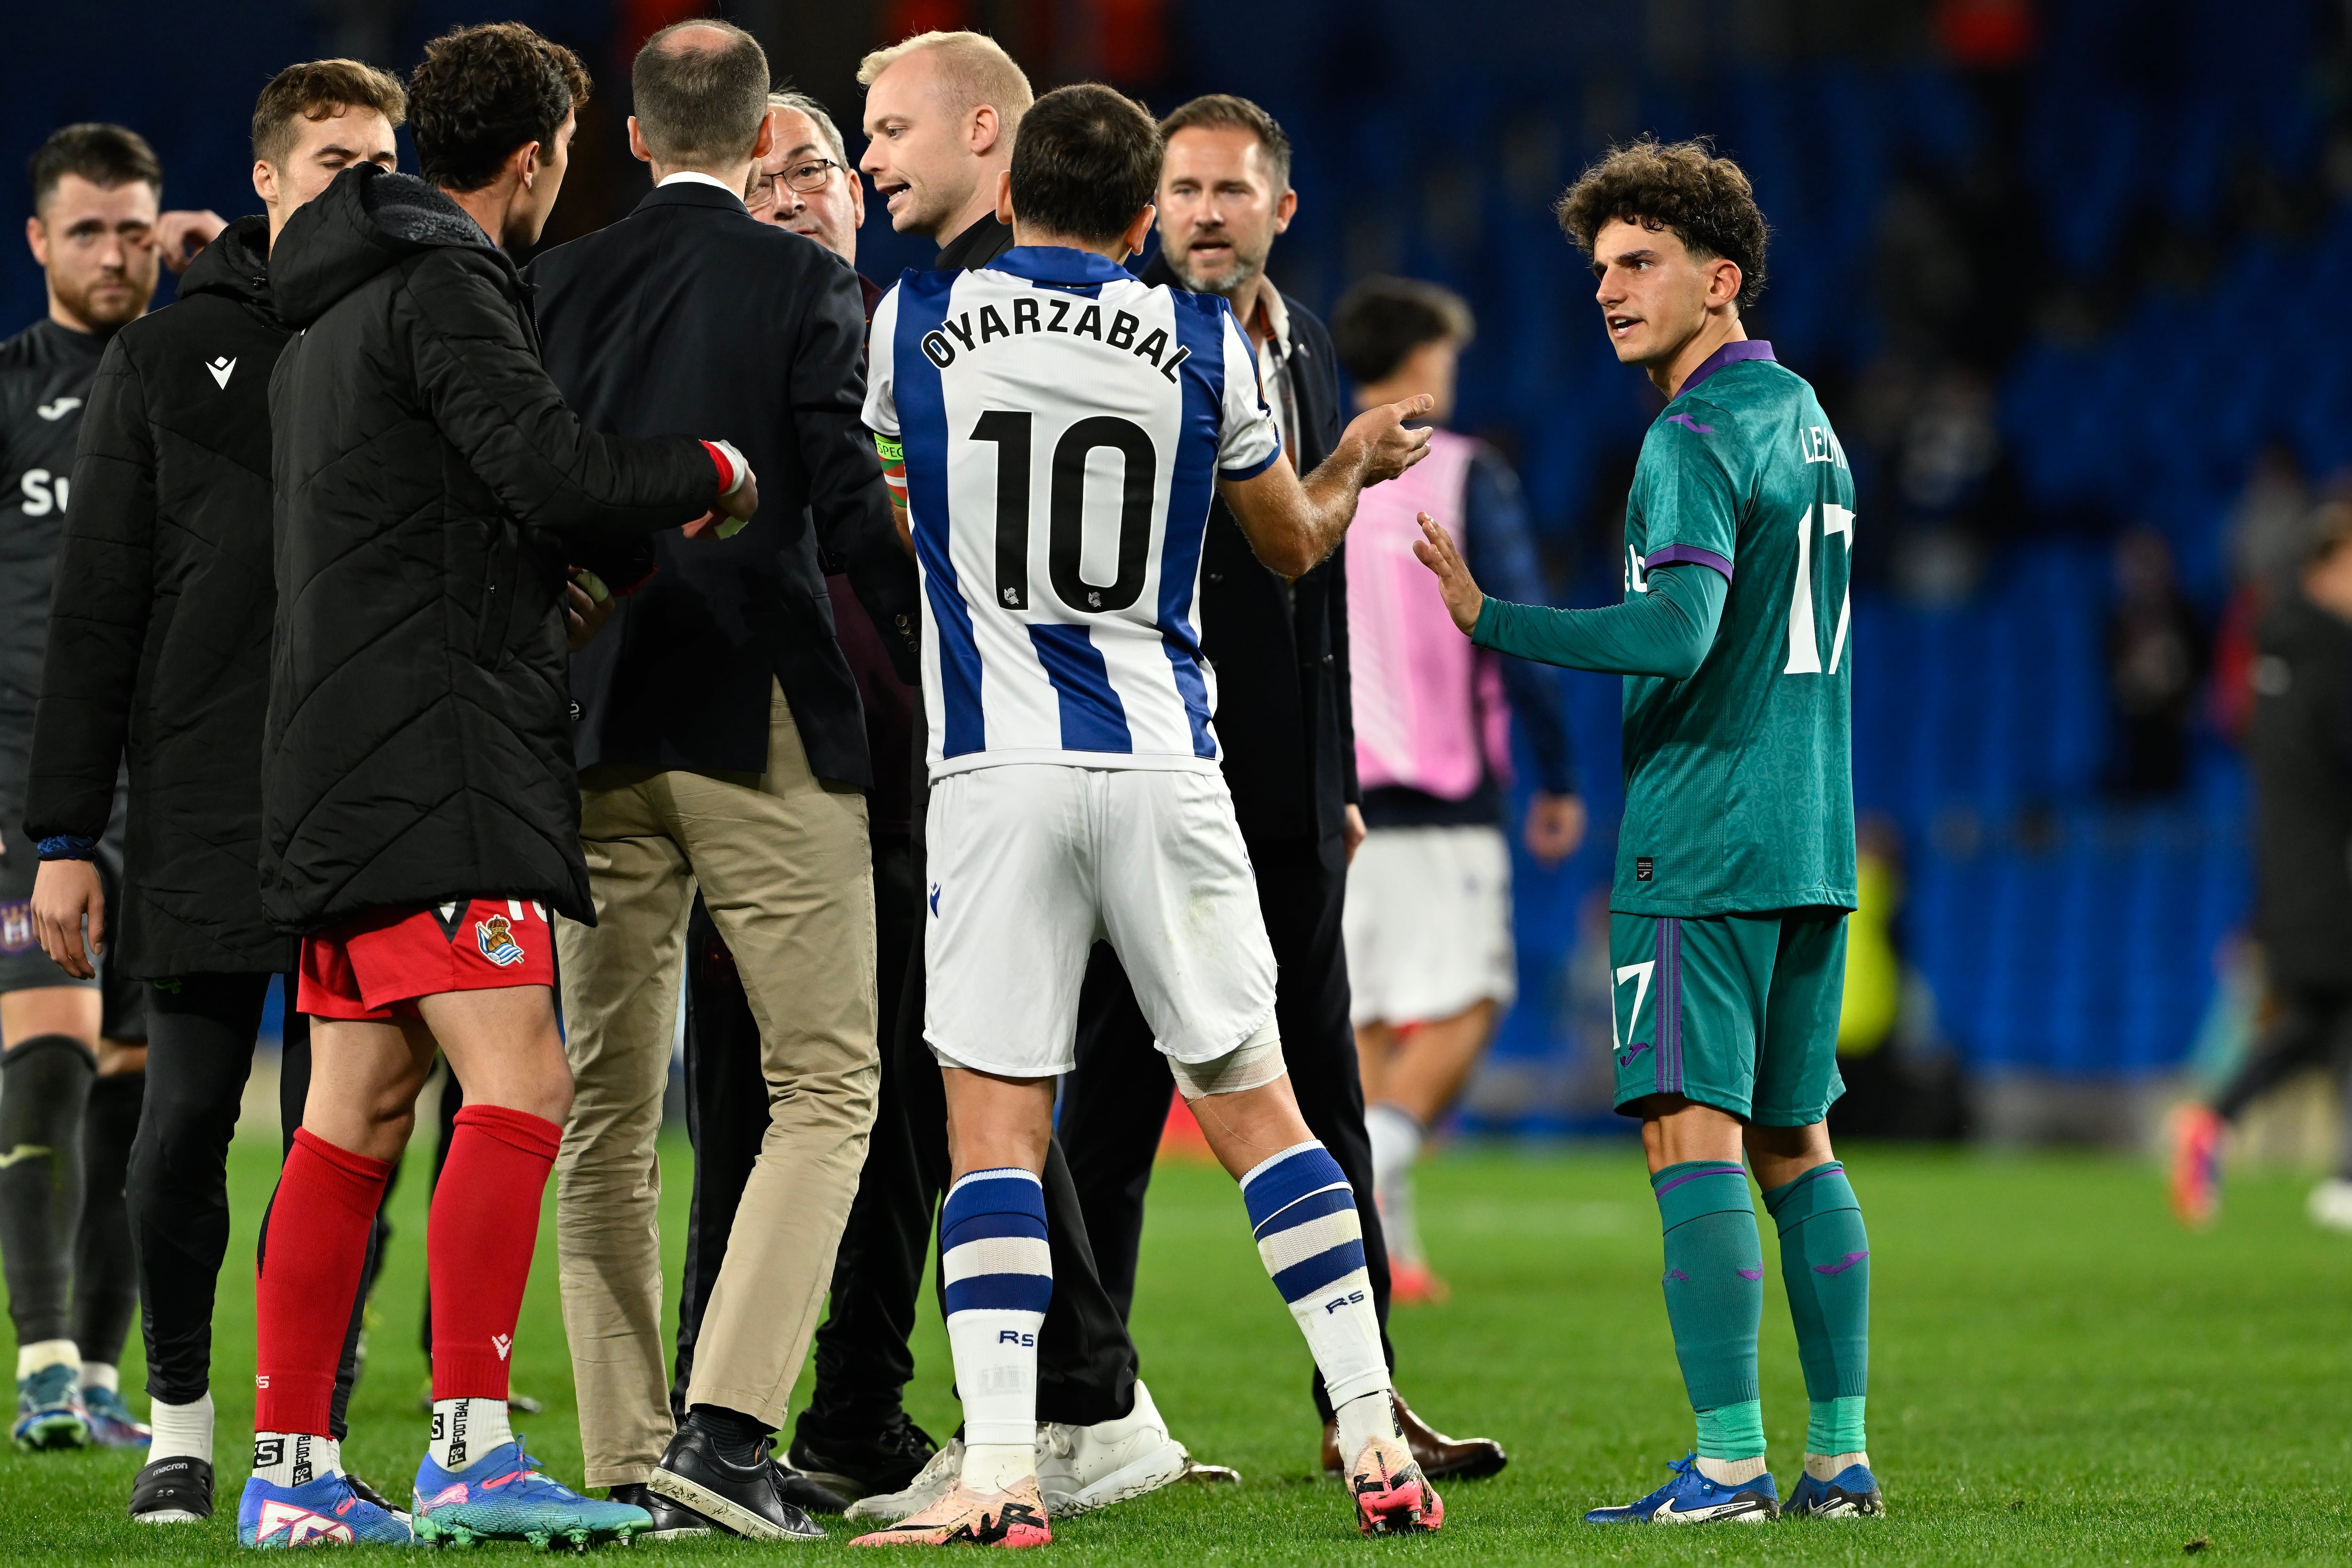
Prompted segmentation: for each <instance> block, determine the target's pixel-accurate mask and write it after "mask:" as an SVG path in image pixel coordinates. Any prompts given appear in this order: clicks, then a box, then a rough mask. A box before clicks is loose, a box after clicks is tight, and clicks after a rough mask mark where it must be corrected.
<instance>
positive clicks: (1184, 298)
mask: <svg viewBox="0 0 2352 1568" xmlns="http://www.w3.org/2000/svg"><path fill="white" fill-rule="evenodd" d="M1169 299H1170V301H1171V303H1172V304H1173V305H1174V306H1175V310H1174V312H1173V314H1174V316H1175V319H1176V343H1177V346H1178V347H1179V348H1183V349H1190V350H1192V352H1191V353H1190V354H1188V355H1186V356H1185V359H1184V364H1183V368H1182V370H1181V371H1179V372H1178V373H1179V375H1180V376H1181V379H1182V382H1183V386H1184V416H1183V424H1182V427H1181V430H1182V434H1181V435H1179V436H1178V437H1177V441H1176V461H1175V464H1174V465H1173V469H1172V471H1171V473H1170V475H1169V476H1168V521H1167V531H1166V534H1165V536H1164V538H1163V540H1162V542H1161V544H1160V618H1159V626H1160V651H1161V652H1163V653H1166V654H1167V655H1168V663H1169V665H1170V667H1171V670H1172V672H1173V674H1174V675H1175V678H1176V690H1177V692H1178V693H1179V694H1180V695H1182V697H1183V699H1184V716H1185V717H1186V718H1187V719H1189V720H1190V721H1191V722H1192V755H1193V756H1195V757H1209V758H1213V757H1215V756H1216V755H1217V742H1216V737H1214V736H1213V735H1212V734H1211V733H1210V731H1209V683H1208V681H1207V680H1206V679H1205V678H1204V677H1203V676H1202V674H1201V634H1200V632H1197V631H1195V630H1194V629H1193V626H1192V601H1193V599H1194V597H1195V596H1196V595H1197V594H1198V593H1199V592H1200V588H1201V545H1202V539H1203V538H1205V537H1206V535H1207V533H1208V529H1209V503H1210V502H1211V501H1212V500H1213V499H1214V498H1215V496H1216V468H1217V449H1218V447H1219V446H1220V445H1221V444H1223V435H1224V428H1225V342H1224V329H1225V320H1226V319H1227V318H1228V317H1230V316H1231V315H1232V313H1233V307H1232V306H1230V305H1228V304H1226V303H1225V301H1224V298H1223V296H1220V295H1215V294H1210V295H1198V294H1185V293H1181V292H1180V291H1177V290H1174V289H1171V290H1170V291H1169Z"/></svg>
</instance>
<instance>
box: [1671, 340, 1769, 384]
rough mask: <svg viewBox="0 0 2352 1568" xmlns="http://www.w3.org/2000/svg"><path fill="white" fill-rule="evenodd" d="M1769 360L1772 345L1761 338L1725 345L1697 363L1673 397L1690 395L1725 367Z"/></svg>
mask: <svg viewBox="0 0 2352 1568" xmlns="http://www.w3.org/2000/svg"><path fill="white" fill-rule="evenodd" d="M1771 358H1772V345H1771V344H1769V343H1768V342H1766V341H1765V340H1763V339H1761V338H1743V339H1741V340H1739V341H1738V342H1737V343H1726V344H1725V345H1724V346H1723V347H1721V348H1720V349H1717V350H1716V351H1715V352H1713V353H1712V354H1709V355H1708V356H1707V357H1706V359H1704V360H1701V361H1699V362H1698V369H1696V370H1695V371H1692V372H1691V373H1690V379H1689V380H1688V381H1685V382H1683V388H1682V391H1680V392H1676V393H1675V396H1676V397H1677V398H1681V397H1687V396H1688V395H1690V391H1691V389H1692V388H1693V387H1696V385H1698V383H1699V382H1703V381H1705V380H1706V378H1707V377H1709V376H1711V375H1713V374H1715V372H1716V371H1719V370H1721V369H1723V367H1724V366H1726V365H1736V364H1738V362H1739V361H1742V360H1769V359H1771ZM1776 362H1777V361H1776Z"/></svg>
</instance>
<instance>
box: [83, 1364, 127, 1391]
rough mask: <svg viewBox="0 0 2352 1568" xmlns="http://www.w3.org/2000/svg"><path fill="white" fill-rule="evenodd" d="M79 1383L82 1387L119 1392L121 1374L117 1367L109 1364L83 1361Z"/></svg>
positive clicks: (120, 1389)
mask: <svg viewBox="0 0 2352 1568" xmlns="http://www.w3.org/2000/svg"><path fill="white" fill-rule="evenodd" d="M81 1385H82V1386H83V1387H84V1388H103V1389H105V1390H106V1391H107V1392H108V1393H109V1394H120V1393H121V1392H122V1374H121V1371H120V1370H119V1369H117V1368H115V1367H111V1366H109V1365H107V1364H106V1363H104V1362H102V1361H85V1362H83V1363H82V1364H81Z"/></svg>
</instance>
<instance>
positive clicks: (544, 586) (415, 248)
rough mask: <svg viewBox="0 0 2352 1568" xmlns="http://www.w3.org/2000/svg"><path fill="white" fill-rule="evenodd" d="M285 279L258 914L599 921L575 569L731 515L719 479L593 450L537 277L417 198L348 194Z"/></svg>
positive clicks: (695, 460) (687, 447) (278, 274)
mask: <svg viewBox="0 0 2352 1568" xmlns="http://www.w3.org/2000/svg"><path fill="white" fill-rule="evenodd" d="M270 272H271V284H272V289H273V292H274V294H275V296H276V298H277V302H278V316H279V318H280V319H282V320H284V321H285V323H286V324H287V325H288V326H289V327H290V328H292V329H295V330H296V331H297V332H298V333H299V334H300V336H299V337H297V338H296V339H295V340H294V341H292V342H291V343H289V344H288V345H287V348H286V351H285V353H284V354H283V355H282V356H281V357H280V358H279V360H278V371H277V374H276V375H275V376H274V377H273V378H272V379H271V381H270V385H269V409H270V418H271V423H272V425H273V427H274V428H275V431H276V434H277V440H276V445H275V449H274V463H273V468H274V473H275V477H276V481H277V492H278V512H277V575H278V624H277V636H276V643H275V651H274V653H273V657H272V663H271V670H270V685H269V723H268V738H267V740H266V742H265V743H264V747H263V758H262V774H261V782H262V788H261V796H262V852H261V876H262V903H263V904H264V906H265V907H266V908H267V909H268V912H269V915H270V916H271V918H272V919H274V920H276V921H277V922H278V925H281V926H283V927H285V928H287V929H289V930H293V931H317V930H320V929H321V928H323V927H326V926H329V925H334V924H336V923H337V922H339V921H342V920H346V919H349V918H350V917H351V916H352V915H358V914H361V913H362V912H363V911H367V910H371V909H385V908H415V907H418V906H421V905H424V904H437V903H444V902H447V901H449V900H453V899H459V898H468V897H505V898H530V899H535V900H539V901H541V902H542V903H545V904H551V905H552V906H553V907H554V908H556V909H557V910H559V911H561V912H562V913H563V914H565V915H570V916H571V917H572V918H573V919H575V920H580V921H583V922H592V923H593V920H594V919H595V914H594V911H593V907H592V906H591V904H590V902H589V894H588V870H587V866H586V863H585V862H583V860H582V858H581V853H580V840H579V828H580V795H579V780H578V775H577V773H576V770H575V769H574V768H573V766H572V736H571V720H570V717H569V710H570V706H571V699H570V696H569V694H568V692H567V689H566V682H567V665H568V664H569V658H570V653H569V649H568V647H567V645H566V639H565V635H564V619H563V612H562V603H563V599H562V590H563V584H564V576H565V570H566V568H567V566H569V565H572V564H582V565H596V564H598V560H599V558H598V555H597V551H598V550H599V549H604V548H609V546H610V544H611V540H610V538H609V537H608V538H605V539H604V540H602V541H600V540H599V538H597V536H598V535H599V534H600V532H601V533H604V534H606V535H608V536H609V535H610V534H612V533H646V532H649V531H651V530H654V529H656V528H674V527H676V526H677V525H679V524H682V523H687V522H690V521H692V520H693V519H694V518H696V517H699V516H701V515H702V514H703V513H704V512H706V511H707V510H709V507H710V506H711V505H712V502H713V500H714V498H715V496H716V493H717V490H718V471H717V469H716V467H715V466H714V465H713V464H712V462H711V459H710V455H709V453H708V452H707V451H705V450H704V449H703V446H702V444H701V443H700V442H699V441H698V440H697V439H696V438H695V437H693V436H689V435H667V436H656V437H652V438H649V439H645V440H621V439H618V438H615V437H613V436H607V435H599V434H594V433H593V432H592V431H590V430H588V429H586V428H585V427H584V426H583V425H582V423H581V422H580V420H579V418H578V416H577V415H575V414H574V413H572V410H571V409H569V408H567V407H566V406H565V405H564V402H563V399H562V394H561V393H559V392H557V391H556V388H555V383H554V382H552V381H551V380H549V379H548V375H547V372H546V371H545V370H544V369H543V368H541V364H540V349H539V333H538V329H537V328H536V327H535V326H534V325H533V324H532V321H531V315H530V304H529V297H528V292H527V290H526V289H525V288H524V287H523V284H522V281H521V279H520V277H519V276H518V275H517V273H516V271H515V267H514V264H513V263H512V262H511V261H509V259H508V258H507V256H506V254H505V253H504V252H502V251H500V250H499V249H498V248H497V247H496V246H492V245H491V244H490V243H489V240H488V236H486V235H484V234H483V233H482V231H481V229H480V228H479V227H478V225H476V224H475V223H474V220H473V219H472V218H470V217H468V216H467V215H466V213H465V211H464V209H462V208H461V207H459V206H458V205H457V204H456V203H455V202H453V201H451V200H450V199H449V198H448V197H446V195H443V194H442V193H440V192H438V191H436V190H435V189H433V187H431V186H430V185H427V184H426V183H424V182H423V181H421V180H417V179H414V178H412V177H410V176H408V175H405V174H389V173H385V172H383V171H382V170H380V169H377V168H376V167H374V166H373V164H361V165H356V166H354V167H352V168H350V169H346V170H345V171H343V172H341V174H338V175H337V176H336V177H335V183H333V184H331V185H330V186H329V187H328V188H327V190H326V192H325V193H324V194H322V195H320V197H319V198H318V199H317V200H316V201H313V202H311V203H310V204H309V205H307V206H305V207H304V208H303V209H302V210H301V211H300V212H299V213H297V214H294V216H293V218H292V219H291V220H289V222H288V224H287V225H286V227H285V229H284V231H283V232H282V233H280V234H279V235H278V247H277V250H276V253H275V254H274V255H273V256H271V258H270Z"/></svg>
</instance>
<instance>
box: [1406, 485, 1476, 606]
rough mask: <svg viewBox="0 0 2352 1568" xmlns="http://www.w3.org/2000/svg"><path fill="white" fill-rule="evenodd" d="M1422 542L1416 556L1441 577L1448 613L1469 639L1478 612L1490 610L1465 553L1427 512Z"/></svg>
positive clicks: (1439, 582) (1414, 549)
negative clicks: (1471, 574) (1467, 563)
mask: <svg viewBox="0 0 2352 1568" xmlns="http://www.w3.org/2000/svg"><path fill="white" fill-rule="evenodd" d="M1418 520H1419V521H1420V523H1421V540H1420V542H1419V543H1417V544H1415V545H1414V546H1413V547H1412V553H1413V554H1414V555H1415V556H1417V557H1418V558H1420V560H1421V564H1422V565H1423V566H1425V567H1427V568H1429V570H1432V571H1433V572H1435V573H1436V574H1437V591H1439V592H1440V593H1442V594H1444V596H1445V610H1446V613H1448V614H1449V615H1451V616H1453V617H1454V624H1455V625H1456V626H1459V627H1461V628H1462V631H1463V633H1464V634H1465V636H1466V635H1467V634H1468V633H1469V631H1470V629H1471V628H1472V627H1473V626H1475V625H1477V624H1478V612H1479V611H1480V610H1482V609H1484V608H1485V607H1486V595H1485V594H1483V593H1481V592H1479V591H1478V585H1477V583H1475V581H1473V580H1471V577H1470V569H1469V567H1467V566H1466V565H1465V564H1464V563H1463V560H1462V552H1461V550H1460V549H1456V548H1455V546H1454V536H1453V535H1452V534H1449V533H1447V532H1446V531H1445V528H1444V525H1443V524H1441V523H1439V522H1438V521H1437V520H1436V519H1435V518H1433V517H1431V516H1430V515H1429V514H1428V513H1427V512H1423V513H1421V514H1419V519H1418Z"/></svg>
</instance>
